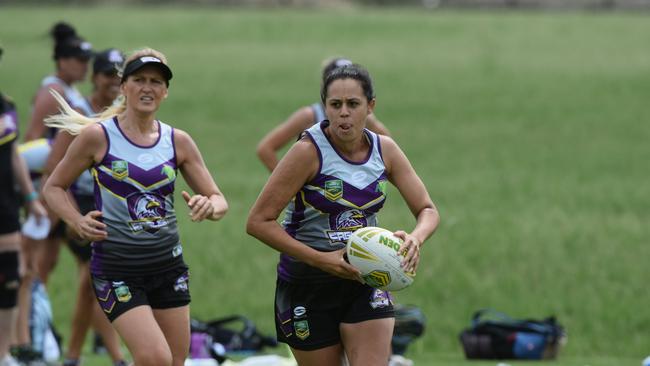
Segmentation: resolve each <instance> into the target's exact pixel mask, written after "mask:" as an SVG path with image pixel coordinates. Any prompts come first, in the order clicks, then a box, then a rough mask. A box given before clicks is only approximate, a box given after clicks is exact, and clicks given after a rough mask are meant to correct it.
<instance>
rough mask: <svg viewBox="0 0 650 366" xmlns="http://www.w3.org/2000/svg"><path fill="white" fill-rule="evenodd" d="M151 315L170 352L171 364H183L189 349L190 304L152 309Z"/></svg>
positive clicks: (178, 365) (180, 365)
mask: <svg viewBox="0 0 650 366" xmlns="http://www.w3.org/2000/svg"><path fill="white" fill-rule="evenodd" d="M153 315H154V317H155V318H156V321H157V322H158V325H160V329H162V332H163V334H164V335H165V338H166V339H167V344H168V345H169V348H170V350H171V352H172V359H173V362H172V365H173V366H183V364H184V363H185V359H186V358H187V354H188V353H189V349H190V306H189V305H185V306H182V307H178V308H170V309H154V310H153Z"/></svg>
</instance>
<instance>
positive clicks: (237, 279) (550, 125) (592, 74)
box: [0, 7, 650, 366]
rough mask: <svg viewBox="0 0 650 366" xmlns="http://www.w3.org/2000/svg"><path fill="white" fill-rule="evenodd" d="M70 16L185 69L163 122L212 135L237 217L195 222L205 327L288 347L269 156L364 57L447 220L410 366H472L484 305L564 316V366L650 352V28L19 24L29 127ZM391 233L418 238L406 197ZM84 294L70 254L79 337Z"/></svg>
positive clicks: (2, 26) (423, 289) (355, 14)
mask: <svg viewBox="0 0 650 366" xmlns="http://www.w3.org/2000/svg"><path fill="white" fill-rule="evenodd" d="M60 19H65V20H67V21H70V22H72V23H73V24H75V26H76V27H77V28H78V30H79V32H80V34H81V35H83V36H84V37H86V38H87V39H88V40H90V41H92V42H93V44H94V45H95V47H96V48H99V49H103V48H107V47H111V46H116V47H119V48H122V49H124V50H132V49H135V48H137V47H141V46H145V45H147V46H151V47H154V48H158V49H160V50H162V51H163V52H165V53H166V54H167V56H168V58H169V61H170V64H171V66H172V69H173V70H174V74H175V76H174V79H173V80H172V83H171V87H170V97H169V98H168V99H167V101H166V104H165V105H164V106H163V108H162V109H161V111H160V112H159V117H160V118H161V119H162V120H164V121H167V122H170V123H171V124H173V125H174V126H176V127H178V128H181V129H184V130H187V131H188V132H190V134H192V136H193V137H194V139H195V141H196V142H197V143H198V145H199V147H200V148H201V150H202V152H203V154H204V157H205V159H206V161H207V164H208V165H209V168H210V169H211V171H212V173H213V176H214V177H215V179H216V181H217V183H218V184H219V185H220V187H221V189H222V190H223V192H224V193H225V195H226V196H227V198H228V200H229V202H230V205H231V209H230V213H229V214H228V216H227V217H226V218H225V219H224V220H223V221H221V222H219V223H214V224H212V223H203V224H194V223H190V222H189V220H187V219H186V218H185V215H184V213H186V212H187V211H186V210H185V209H184V208H183V207H179V212H180V213H181V214H180V216H181V220H180V221H181V222H180V228H181V235H182V239H183V242H184V246H185V253H186V259H187V261H188V262H189V264H190V267H191V270H192V295H193V298H194V301H193V303H192V314H193V316H194V317H196V318H199V319H209V318H214V317H219V316H223V315H228V314H233V313H242V314H244V315H246V316H248V317H250V318H252V319H253V320H254V321H255V322H256V323H257V324H258V325H259V327H260V328H261V329H262V331H264V332H266V333H272V331H273V318H272V297H273V289H274V278H275V272H274V271H275V265H276V260H277V254H276V253H275V252H274V251H273V250H271V249H270V248H268V247H266V246H265V245H262V244H260V243H259V242H257V241H255V240H254V239H252V238H251V237H249V236H247V235H246V234H245V232H244V222H245V218H246V214H247V212H248V209H249V208H250V206H251V205H252V203H253V202H254V200H255V198H256V196H257V194H258V193H259V191H260V189H261V187H262V185H263V184H264V182H265V179H266V177H267V172H266V170H265V169H264V168H263V166H262V164H261V163H259V162H258V161H257V159H256V156H255V153H254V149H255V145H256V143H257V141H258V140H259V139H260V138H261V137H262V136H263V134H264V133H265V132H266V131H267V130H269V129H270V128H272V127H273V126H275V125H276V124H278V123H279V122H281V121H282V120H283V119H284V118H285V117H286V116H288V115H289V114H290V113H291V112H292V111H293V110H295V109H296V108H297V107H299V106H302V105H306V104H310V103H313V102H314V101H316V100H317V98H318V82H319V65H320V62H321V60H322V59H323V58H325V57H328V56H331V55H345V56H347V57H350V58H352V59H353V60H355V61H357V62H359V63H362V64H364V65H366V66H367V67H368V69H369V70H370V71H371V73H372V75H373V77H374V80H375V84H376V90H377V95H378V97H377V109H376V114H377V116H378V117H379V118H380V119H381V120H382V121H383V122H384V123H385V124H386V125H387V126H388V127H389V128H390V129H391V131H392V133H393V136H394V138H395V139H396V140H397V142H398V143H399V144H400V145H401V146H402V148H403V150H404V151H405V152H406V154H407V155H408V156H409V158H410V160H411V162H412V163H413V165H414V166H415V168H416V170H417V171H418V172H419V174H420V176H421V177H422V179H423V180H424V182H425V184H426V185H427V187H428V189H429V192H430V194H431V196H432V198H433V199H434V201H435V202H436V204H437V206H438V208H439V210H440V212H441V216H442V223H441V226H440V228H439V230H438V232H437V233H436V235H435V236H434V237H433V238H432V239H430V240H429V241H428V242H427V244H426V247H425V249H424V250H423V259H422V262H421V265H420V269H419V273H418V277H417V280H416V281H415V283H414V285H413V286H412V287H411V288H409V289H407V290H405V291H403V292H401V293H398V294H397V295H396V297H397V299H398V300H399V301H400V302H403V303H412V304H416V305H418V306H420V307H421V308H422V309H423V311H424V312H425V314H426V315H427V318H428V324H427V326H428V328H427V330H426V334H425V336H424V337H423V338H422V339H420V340H419V341H417V343H415V344H414V345H413V346H412V348H411V349H410V351H409V353H408V356H409V357H411V358H413V359H414V360H415V361H416V363H417V364H418V365H464V364H468V362H466V361H464V359H463V356H462V350H461V347H460V345H459V342H458V334H459V332H460V331H461V330H462V329H463V328H464V327H466V326H467V325H468V323H469V318H470V316H471V314H472V313H473V312H474V311H475V310H477V309H479V308H483V307H493V308H495V309H498V310H501V311H504V312H507V313H509V314H511V315H513V316H516V317H533V318H542V317H546V316H548V315H551V314H554V315H556V316H557V317H558V320H559V321H560V323H562V324H563V325H565V326H566V328H567V330H568V334H569V339H568V344H567V345H566V347H565V348H564V349H563V350H562V351H561V352H560V357H559V360H558V361H557V362H555V363H553V364H556V365H562V366H568V365H572V366H573V365H575V366H584V365H592V366H596V365H603V366H604V365H638V364H640V361H641V359H642V358H643V357H645V356H646V355H647V354H650V348H649V343H648V341H649V339H650V312H649V311H648V304H650V292H649V291H648V285H647V281H648V280H649V279H650V271H649V270H648V266H647V263H646V260H648V258H650V246H649V245H648V238H650V225H649V223H650V209H649V207H650V185H649V184H648V177H649V174H648V161H650V149H649V148H648V141H649V140H650V124H648V123H647V119H648V117H647V116H648V107H647V105H648V100H650V48H648V41H649V38H648V35H649V34H650V21H649V20H650V19H649V17H648V15H647V14H642V15H638V14H626V13H543V12H540V13H533V12H531V13H501V12H426V11H421V10H394V9H393V10H370V9H346V10H328V11H317V10H301V11H290V10H276V9H274V10H266V11H261V10H238V9H215V8H195V9H190V10H181V9H180V8H156V7H150V8H128V9H117V8H101V7H99V8H88V9H78V8H49V7H38V8H11V7H0V44H2V45H3V46H4V48H5V55H4V56H3V60H2V64H1V65H0V85H1V88H2V91H3V92H5V93H8V94H10V95H12V96H13V97H14V99H15V100H16V102H17V103H18V105H19V115H20V118H21V119H22V123H23V126H24V124H25V123H26V121H27V119H28V115H29V109H30V102H31V98H32V96H33V93H34V91H35V90H36V87H37V85H38V83H39V81H40V79H41V78H42V77H43V76H44V75H46V74H47V73H50V72H51V71H52V70H53V63H52V61H51V53H52V45H51V41H50V40H49V39H48V38H47V36H46V33H47V30H48V28H49V26H51V25H52V24H53V23H54V22H55V21H57V20H60ZM83 89H84V90H86V91H87V90H88V85H84V86H83ZM644 146H645V147H644ZM179 206H180V205H179ZM380 217H381V225H382V226H384V227H386V228H391V229H398V228H404V229H409V228H411V227H412V226H413V218H412V216H411V215H410V213H409V212H408V209H407V208H406V206H405V205H404V204H403V203H402V202H401V199H400V197H399V194H398V192H397V191H396V190H394V189H393V190H392V191H390V196H389V201H388V204H387V206H386V207H385V208H384V210H383V211H382V213H381V215H380ZM75 286H76V280H75V266H74V264H73V261H72V259H71V258H70V255H69V254H68V252H67V251H65V252H64V253H63V254H62V257H61V262H60V265H59V266H58V268H57V269H56V273H55V277H54V279H53V282H52V283H51V285H50V294H51V296H52V302H53V306H54V312H55V320H56V324H57V325H58V328H59V329H60V330H62V331H63V333H64V334H67V333H68V324H69V319H70V316H71V314H70V311H71V309H72V307H73V306H72V304H73V301H74V296H75V294H74V289H75ZM88 357H89V362H88V363H87V364H88V365H108V361H107V360H105V359H102V358H97V357H93V356H90V355H88ZM470 364H472V365H494V364H495V362H471V363H470ZM510 364H511V365H523V364H524V363H510ZM525 364H528V363H525Z"/></svg>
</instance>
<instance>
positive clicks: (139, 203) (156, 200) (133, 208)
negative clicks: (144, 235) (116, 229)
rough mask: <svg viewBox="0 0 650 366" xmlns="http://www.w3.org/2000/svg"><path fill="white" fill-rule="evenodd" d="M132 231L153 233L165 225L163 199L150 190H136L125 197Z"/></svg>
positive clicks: (165, 212)
mask: <svg viewBox="0 0 650 366" xmlns="http://www.w3.org/2000/svg"><path fill="white" fill-rule="evenodd" d="M126 203H127V205H128V207H129V214H130V215H131V219H132V221H129V226H130V227H131V230H133V232H136V233H137V232H141V231H146V232H148V233H150V234H153V233H155V232H157V231H158V230H160V228H162V227H164V226H166V225H167V220H166V219H165V217H166V214H167V211H166V209H165V200H164V199H163V198H162V197H160V196H159V195H157V194H154V193H151V192H136V193H133V194H131V195H129V196H127V197H126Z"/></svg>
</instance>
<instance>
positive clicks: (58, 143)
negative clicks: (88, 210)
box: [41, 130, 79, 209]
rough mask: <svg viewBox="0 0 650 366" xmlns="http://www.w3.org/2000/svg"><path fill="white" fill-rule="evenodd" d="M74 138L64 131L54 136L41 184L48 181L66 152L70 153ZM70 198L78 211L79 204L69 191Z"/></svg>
mask: <svg viewBox="0 0 650 366" xmlns="http://www.w3.org/2000/svg"><path fill="white" fill-rule="evenodd" d="M74 138H75V136H73V135H71V134H69V133H68V132H66V131H64V130H59V131H58V132H57V133H56V135H55V136H54V141H53V142H52V145H51V150H50V154H49V155H48V156H47V160H46V161H45V166H44V167H43V175H42V176H41V182H43V183H45V182H47V179H48V178H49V177H50V175H51V174H52V172H53V171H54V168H56V166H57V164H59V162H60V161H61V160H62V159H63V156H65V152H66V151H68V147H70V144H71V143H72V141H73V140H74ZM68 196H69V198H70V202H71V203H72V204H73V206H74V207H75V208H77V209H78V208H79V206H78V205H77V202H76V201H75V200H74V197H73V196H72V193H71V192H70V191H69V190H68Z"/></svg>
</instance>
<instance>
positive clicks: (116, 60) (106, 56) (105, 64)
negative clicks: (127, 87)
mask: <svg viewBox="0 0 650 366" xmlns="http://www.w3.org/2000/svg"><path fill="white" fill-rule="evenodd" d="M123 62H124V56H123V55H122V52H120V50H118V49H117V48H109V49H107V50H104V51H101V52H99V53H96V54H95V60H94V61H93V74H99V73H104V74H109V73H117V71H118V70H119V68H120V67H121V66H122V63H123Z"/></svg>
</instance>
